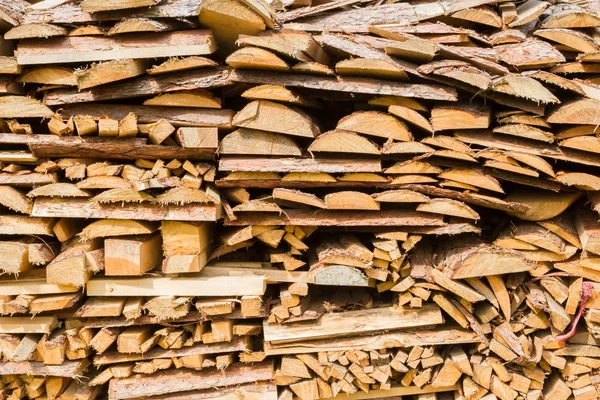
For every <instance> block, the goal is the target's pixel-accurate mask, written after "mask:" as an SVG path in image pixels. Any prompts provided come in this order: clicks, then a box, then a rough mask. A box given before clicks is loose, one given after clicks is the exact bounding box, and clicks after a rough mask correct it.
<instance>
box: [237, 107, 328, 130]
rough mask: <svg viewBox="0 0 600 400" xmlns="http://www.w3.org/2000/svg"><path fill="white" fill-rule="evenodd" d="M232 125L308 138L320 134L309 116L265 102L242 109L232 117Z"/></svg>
mask: <svg viewBox="0 0 600 400" xmlns="http://www.w3.org/2000/svg"><path fill="white" fill-rule="evenodd" d="M233 125H234V126H239V127H244V128H252V129H260V130H263V131H268V132H277V133H283V134H287V135H291V136H302V137H310V138H313V137H316V136H318V135H319V133H320V130H319V128H318V127H317V125H316V124H315V123H314V122H313V121H312V120H311V118H310V116H309V115H307V114H305V113H304V112H302V111H300V110H297V109H293V108H290V107H287V106H284V105H283V104H279V103H274V102H272V101H266V100H257V101H253V102H252V103H250V104H248V105H247V106H246V107H244V108H243V109H242V110H241V111H240V112H238V113H237V114H236V115H235V117H233Z"/></svg>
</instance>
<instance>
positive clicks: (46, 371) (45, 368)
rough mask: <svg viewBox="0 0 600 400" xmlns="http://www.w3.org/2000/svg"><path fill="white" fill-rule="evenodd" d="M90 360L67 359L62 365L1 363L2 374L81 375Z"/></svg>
mask: <svg viewBox="0 0 600 400" xmlns="http://www.w3.org/2000/svg"><path fill="white" fill-rule="evenodd" d="M89 364H90V362H89V361H88V360H87V359H86V358H84V359H81V360H76V361H65V362H63V363H62V364H61V365H45V364H44V363H42V362H37V361H20V362H5V363H0V375H33V376H62V377H65V378H76V377H80V376H81V375H82V374H83V372H85V370H86V369H87V367H88V365H89Z"/></svg>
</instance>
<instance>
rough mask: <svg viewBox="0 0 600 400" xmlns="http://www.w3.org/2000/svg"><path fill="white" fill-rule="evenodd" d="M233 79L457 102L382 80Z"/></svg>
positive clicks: (446, 93)
mask: <svg viewBox="0 0 600 400" xmlns="http://www.w3.org/2000/svg"><path fill="white" fill-rule="evenodd" d="M549 46H550V45H549ZM550 47H552V46H550ZM230 77H231V79H232V80H234V81H236V82H245V83H255V84H267V83H268V84H273V85H284V86H289V87H303V88H307V89H317V90H331V91H334V92H343V93H363V94H371V95H380V96H381V95H390V96H402V97H409V98H421V99H430V100H444V101H456V100H457V96H456V92H455V91H454V89H452V88H449V87H447V86H439V85H424V84H410V83H403V82H398V81H390V80H381V79H370V78H354V77H325V76H318V75H300V74H279V73H276V72H265V71H260V72H259V71H256V72H255V71H248V70H234V71H232V73H231V76H230Z"/></svg>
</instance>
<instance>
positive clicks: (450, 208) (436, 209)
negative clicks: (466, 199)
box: [417, 199, 479, 220]
mask: <svg viewBox="0 0 600 400" xmlns="http://www.w3.org/2000/svg"><path fill="white" fill-rule="evenodd" d="M417 211H421V212H429V213H434V214H441V215H450V216H453V217H460V218H467V219H473V220H479V214H477V213H476V212H475V210H473V209H472V208H471V207H469V206H467V205H466V204H465V203H463V202H460V201H457V200H452V199H431V200H430V201H428V202H427V203H424V204H419V206H418V207H417Z"/></svg>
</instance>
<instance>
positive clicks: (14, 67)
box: [0, 56, 23, 75]
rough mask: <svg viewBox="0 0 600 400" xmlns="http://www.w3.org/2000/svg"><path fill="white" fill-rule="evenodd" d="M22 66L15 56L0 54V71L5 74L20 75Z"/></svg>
mask: <svg viewBox="0 0 600 400" xmlns="http://www.w3.org/2000/svg"><path fill="white" fill-rule="evenodd" d="M22 72H23V68H21V66H20V65H19V64H17V58H16V57H10V56H0V73H2V74H7V75H20V74H21V73H22Z"/></svg>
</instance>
